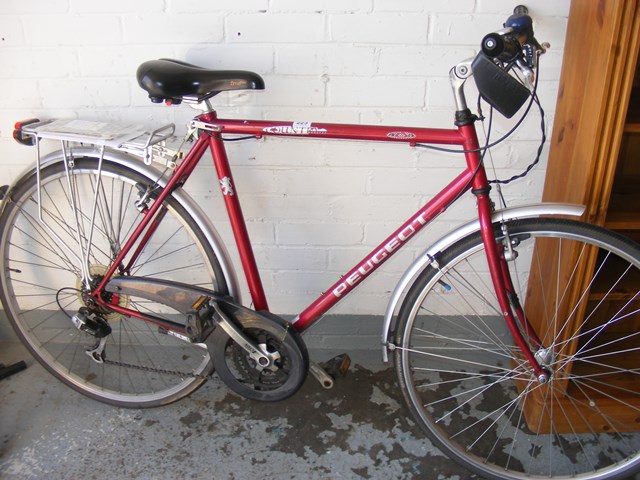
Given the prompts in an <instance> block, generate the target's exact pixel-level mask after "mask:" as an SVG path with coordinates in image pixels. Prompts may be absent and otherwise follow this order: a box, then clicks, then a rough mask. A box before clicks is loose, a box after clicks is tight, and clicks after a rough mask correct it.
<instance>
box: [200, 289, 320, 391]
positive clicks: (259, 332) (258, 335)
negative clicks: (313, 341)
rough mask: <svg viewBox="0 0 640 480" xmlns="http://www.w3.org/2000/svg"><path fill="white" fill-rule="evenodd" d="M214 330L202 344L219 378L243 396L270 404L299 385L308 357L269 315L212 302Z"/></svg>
mask: <svg viewBox="0 0 640 480" xmlns="http://www.w3.org/2000/svg"><path fill="white" fill-rule="evenodd" d="M211 305H212V306H213V308H214V311H215V314H214V317H213V318H214V321H215V323H216V324H217V325H216V328H215V330H214V331H213V333H211V335H209V337H208V338H207V339H206V340H205V343H206V345H207V348H208V349H209V354H210V356H211V361H212V362H213V366H214V368H215V370H216V372H217V373H218V376H219V377H220V379H221V380H222V381H223V382H224V383H225V384H226V385H227V386H228V387H229V388H230V389H231V390H233V391H234V392H236V393H238V394H240V395H242V396H243V397H246V398H249V399H252V400H259V401H263V402H275V401H278V400H284V399H285V398H288V397H290V396H291V395H293V394H294V393H295V392H297V391H298V389H299V388H300V387H301V386H302V383H303V382H304V380H305V378H306V377H307V373H308V370H309V355H308V352H307V348H306V346H305V344H304V342H303V341H302V339H301V338H300V335H299V334H298V332H297V331H295V330H294V329H292V328H289V327H290V324H289V323H288V322H286V321H285V320H283V319H281V318H280V317H278V316H276V315H273V314H271V313H268V312H256V311H254V310H251V309H248V308H245V307H242V306H240V305H237V304H234V303H232V302H228V301H215V300H212V301H211Z"/></svg>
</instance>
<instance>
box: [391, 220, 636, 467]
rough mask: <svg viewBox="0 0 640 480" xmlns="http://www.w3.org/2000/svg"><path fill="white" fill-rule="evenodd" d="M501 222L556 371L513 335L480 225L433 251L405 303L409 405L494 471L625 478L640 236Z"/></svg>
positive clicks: (402, 361)
mask: <svg viewBox="0 0 640 480" xmlns="http://www.w3.org/2000/svg"><path fill="white" fill-rule="evenodd" d="M495 232H496V237H497V242H499V245H501V246H503V247H504V251H505V252H509V253H511V251H510V250H512V251H513V254H511V255H510V257H515V259H512V260H511V261H509V262H507V265H508V266H509V271H510V275H511V278H512V280H513V283H514V285H515V290H516V293H517V294H518V297H519V299H520V300H519V301H520V302H523V303H524V312H526V315H527V318H528V320H529V323H530V324H531V325H532V326H533V328H534V330H535V332H536V333H537V336H538V337H539V339H540V340H541V342H542V345H539V344H536V341H535V340H534V339H532V338H529V337H526V336H525V340H526V341H527V342H528V343H529V345H530V348H531V351H532V352H533V353H534V354H535V357H536V359H537V360H538V362H539V363H540V364H541V366H542V367H543V368H544V369H545V370H546V371H547V372H548V373H549V374H550V380H549V382H548V383H547V384H541V383H539V382H538V380H537V378H536V376H535V374H534V373H533V371H532V369H531V367H530V365H529V363H528V362H527V361H526V360H525V359H524V358H523V356H522V353H521V351H520V350H519V349H518V347H517V346H516V345H515V343H514V340H513V338H512V335H511V334H510V332H509V330H508V328H507V327H506V324H505V321H504V319H503V316H502V313H501V310H500V307H499V306H498V303H497V300H496V298H495V293H494V292H493V287H492V284H491V280H490V278H489V272H488V266H487V260H486V256H485V250H484V246H483V243H482V240H481V238H480V235H479V234H472V235H470V236H468V237H466V238H464V239H462V240H460V241H459V242H457V243H456V244H454V245H452V246H451V247H449V248H448V249H446V250H445V251H444V252H442V253H441V254H439V255H438V256H436V259H435V260H436V262H434V263H433V264H432V265H431V266H430V267H429V268H428V269H426V270H425V271H423V272H422V273H421V275H420V276H419V277H418V279H417V280H416V281H415V283H414V284H413V286H412V287H411V289H410V291H409V292H408V294H407V297H406V299H405V301H404V303H403V305H402V308H401V310H400V312H399V317H398V327H397V330H396V332H397V334H396V350H395V360H396V367H397V373H398V378H399V381H400V385H401V387H402V390H403V393H404V395H405V398H406V400H407V402H408V404H409V407H410V409H411V410H412V413H413V415H414V416H415V418H416V420H417V421H418V423H419V424H420V426H421V427H422V428H423V430H424V431H425V432H426V433H427V434H428V436H429V437H430V438H431V439H432V440H433V441H434V442H435V444H436V445H437V446H438V447H439V448H440V449H441V450H442V451H443V452H445V453H447V454H448V455H449V456H451V457H452V458H454V459H455V460H457V461H458V462H460V463H462V464H463V465H465V466H466V467H467V468H469V469H470V470H472V471H474V472H476V473H478V474H480V475H482V476H483V477H485V478H493V479H521V478H540V479H542V478H546V479H548V478H580V479H596V478H597V479H612V478H629V477H630V476H631V475H632V474H633V473H634V472H637V471H638V470H640V369H639V368H638V365H640V328H639V327H640V313H639V312H640V296H639V295H640V292H639V288H640V247H638V246H637V245H636V244H634V243H633V242H631V241H629V240H627V239H625V238H624V237H621V236H619V235H617V234H614V233H612V232H608V231H606V230H604V229H601V228H598V227H594V226H591V225H587V224H584V223H580V222H576V221H569V220H560V219H557V220H556V219H530V220H520V221H510V222H507V223H506V228H503V226H502V225H496V228H495ZM505 232H506V235H505ZM507 243H508V244H510V246H511V249H509V248H507ZM585 278H586V280H585ZM517 305H518V303H516V301H514V307H515V306H517ZM523 331H524V329H523Z"/></svg>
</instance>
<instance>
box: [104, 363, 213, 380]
mask: <svg viewBox="0 0 640 480" xmlns="http://www.w3.org/2000/svg"><path fill="white" fill-rule="evenodd" d="M102 363H105V364H107V365H115V366H117V367H124V368H131V369H134V370H142V371H144V372H156V373H163V374H167V375H176V376H179V377H193V378H203V379H205V380H207V379H211V378H212V375H202V374H199V373H193V372H192V373H185V372H180V371H178V370H165V369H163V368H154V367H146V366H144V365H134V364H133V363H126V362H118V361H116V360H108V359H106V358H105V359H103V360H102Z"/></svg>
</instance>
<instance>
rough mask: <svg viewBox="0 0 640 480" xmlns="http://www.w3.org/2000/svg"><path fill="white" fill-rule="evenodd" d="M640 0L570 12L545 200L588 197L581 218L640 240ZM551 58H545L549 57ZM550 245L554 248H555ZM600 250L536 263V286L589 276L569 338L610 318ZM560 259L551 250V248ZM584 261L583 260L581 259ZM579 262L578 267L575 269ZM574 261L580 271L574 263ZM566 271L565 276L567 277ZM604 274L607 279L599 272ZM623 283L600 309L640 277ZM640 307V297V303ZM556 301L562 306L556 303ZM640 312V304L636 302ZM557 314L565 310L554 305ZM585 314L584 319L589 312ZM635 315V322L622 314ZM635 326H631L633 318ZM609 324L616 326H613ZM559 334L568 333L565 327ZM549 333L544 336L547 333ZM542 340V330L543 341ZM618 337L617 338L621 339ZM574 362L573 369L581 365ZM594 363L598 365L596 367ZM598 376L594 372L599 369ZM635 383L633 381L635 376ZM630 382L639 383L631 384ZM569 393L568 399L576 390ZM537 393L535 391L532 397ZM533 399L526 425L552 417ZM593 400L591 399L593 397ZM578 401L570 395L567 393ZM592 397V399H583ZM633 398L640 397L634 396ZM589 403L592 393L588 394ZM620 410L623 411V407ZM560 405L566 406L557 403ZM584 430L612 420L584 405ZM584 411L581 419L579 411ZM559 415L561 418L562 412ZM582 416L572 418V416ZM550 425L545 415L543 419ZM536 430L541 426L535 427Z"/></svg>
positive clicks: (638, 357)
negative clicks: (542, 280)
mask: <svg viewBox="0 0 640 480" xmlns="http://www.w3.org/2000/svg"><path fill="white" fill-rule="evenodd" d="M639 4H640V1H638V0H607V1H606V2H604V1H596V0H573V2H572V4H571V10H570V15H569V25H568V30H567V41H566V47H565V52H564V61H563V67H562V76H561V81H560V90H559V94H558V104H557V109H556V117H555V122H554V128H553V134H552V138H551V145H550V154H549V163H548V166H547V176H546V181H545V188H544V194H543V200H544V201H548V202H568V203H578V204H583V205H586V212H585V216H584V219H585V220H586V221H587V222H589V223H594V224H598V225H604V226H606V227H608V228H612V229H615V230H618V231H621V232H622V233H624V234H625V235H628V236H630V237H633V238H635V239H636V240H638V241H640V73H639V72H638V53H639V37H640V11H639V8H640V5H639ZM543 60H544V58H543ZM536 248H538V249H540V251H542V252H543V253H542V258H547V257H546V256H545V255H544V249H545V248H547V249H552V248H555V247H554V246H553V245H546V244H539V245H537V246H536ZM549 251H550V250H549ZM599 255H600V253H599V252H598V250H597V249H595V248H594V249H593V250H592V251H590V252H586V253H584V252H583V253H582V254H581V255H580V256H579V257H578V253H577V252H576V253H575V255H574V256H573V257H571V255H567V256H566V258H567V262H566V264H563V265H557V264H556V263H554V261H553V260H545V261H546V262H547V264H546V265H542V266H541V267H540V268H538V269H537V272H534V269H533V268H532V273H531V277H532V278H533V281H531V280H530V282H529V284H530V285H532V284H533V285H537V282H536V280H537V279H536V278H534V277H536V276H537V277H538V278H539V277H541V276H542V277H544V276H545V275H551V274H552V273H551V272H553V275H556V274H558V275H559V278H560V277H561V276H563V275H566V276H568V275H576V274H577V275H579V276H581V277H580V278H585V280H584V282H582V284H577V285H576V288H574V289H573V290H572V291H570V292H568V295H569V296H573V297H574V300H575V301H574V302H567V304H572V305H575V304H576V303H578V304H580V307H579V310H580V311H572V312H560V314H561V315H562V314H563V313H566V314H567V318H571V319H572V320H571V322H570V323H571V325H569V327H568V328H566V335H567V338H568V337H569V336H573V335H574V333H575V331H576V329H577V330H579V331H581V332H587V334H588V332H589V331H592V329H593V328H594V325H596V326H597V325H598V322H600V323H601V322H603V317H602V316H599V315H592V314H591V313H590V312H591V310H593V305H595V304H598V303H599V302H601V300H602V298H603V294H604V293H605V292H603V291H601V290H602V288H601V287H599V285H598V283H597V282H596V283H594V284H589V283H588V280H586V279H587V278H592V276H593V275H592V272H593V271H594V269H597V268H598V266H599V264H600V262H601V258H600V257H599ZM548 257H549V258H553V257H554V256H553V255H549V256H548ZM578 259H579V260H578ZM576 262H577V267H576ZM574 269H575V270H574ZM615 269H616V267H615V265H613V266H611V272H604V273H605V274H610V275H615V274H616V272H615ZM567 278H568V277H567ZM601 278H603V279H604V278H605V275H602V276H601ZM626 282H627V283H626V284H624V285H617V286H616V289H615V292H613V293H614V295H608V296H607V302H608V303H607V305H605V306H603V307H604V308H598V310H597V311H598V312H601V313H602V315H604V314H605V313H606V311H607V310H609V311H612V312H615V311H616V309H618V308H620V305H623V304H625V303H628V302H629V301H630V300H631V299H632V297H633V294H631V293H629V292H633V293H634V294H635V292H637V291H638V286H640V278H632V279H629V280H627V281H626ZM584 292H588V295H589V297H588V302H578V298H579V297H580V296H581V295H584ZM544 295H545V292H543V291H539V290H538V289H536V288H534V287H530V288H529V291H528V292H527V298H526V299H525V306H526V308H527V315H528V318H529V319H530V321H531V322H532V324H533V326H534V328H535V329H536V330H537V331H538V333H539V334H540V332H545V331H546V325H543V323H542V322H543V320H538V323H539V324H537V325H536V319H543V318H545V313H546V314H547V317H546V318H549V317H548V315H549V312H544V311H541V310H543V307H540V305H542V303H543V302H542V301H541V299H542V298H543V296H544ZM638 303H639V305H638V309H640V302H638ZM553 308H557V306H555V307H553ZM638 311H640V310H638ZM553 313H554V314H557V313H558V312H557V311H556V312H553ZM636 317H637V319H636V320H635V325H634V324H633V323H632V325H631V326H632V329H633V328H635V329H636V331H640V314H638V315H636ZM585 318H586V319H587V320H588V321H586V323H585V322H584V321H583V319H585ZM625 323H628V322H625ZM626 328H627V329H628V328H629V325H627V326H626ZM607 330H609V328H608V329H607ZM611 334H612V335H618V336H619V337H618V339H624V338H626V336H627V335H628V334H629V332H625V331H618V332H616V331H615V329H613V328H612V329H611ZM559 335H560V340H561V341H562V340H564V338H563V337H562V335H563V332H560V334H559ZM541 336H544V335H541ZM542 340H543V343H544V338H543V339H542ZM581 341H585V340H584V338H582V339H580V340H576V341H575V342H574V343H573V344H571V345H570V347H569V349H568V352H567V353H569V354H571V351H573V352H575V351H577V350H578V349H579V348H580V344H579V343H580V342H581ZM608 342H609V341H608V340H603V343H602V348H603V349H604V348H606V345H607V344H608ZM619 342H620V341H619V340H618V343H619ZM621 361H622V362H625V365H620V367H625V368H626V367H629V366H630V367H632V368H638V367H640V354H638V353H634V352H630V353H629V354H628V355H625V356H624V358H623V359H621ZM578 368H582V367H577V366H576V367H574V369H573V370H574V371H573V373H576V374H578V373H580V374H583V373H591V372H578V371H576V370H577V369H578ZM593 368H596V369H597V365H594V366H593ZM594 373H596V374H597V372H594ZM629 381H630V379H629V378H626V377H625V375H620V378H616V379H614V380H612V382H614V383H615V382H618V383H616V385H617V386H618V387H619V388H617V389H616V390H615V393H614V394H612V395H616V396H619V395H620V392H621V391H623V387H624V385H625V382H629ZM631 381H635V380H634V379H631ZM575 387H576V386H575V385H572V383H571V380H567V381H566V382H565V383H564V385H563V388H565V389H566V391H567V392H568V393H570V394H571V395H573V398H574V400H573V401H574V403H575V398H576V396H578V397H579V396H580V392H579V391H577V389H576V388H575ZM633 390H636V388H634V389H633ZM536 395H538V396H540V395H544V389H539V391H538V392H537V394H536ZM571 395H568V396H567V397H569V396H571ZM534 397H535V395H534ZM556 397H557V398H558V400H557V403H558V408H560V409H562V408H563V405H562V403H563V402H564V401H565V400H566V398H563V397H562V395H557V391H556ZM535 400H536V399H535V398H533V401H531V402H527V403H528V405H527V406H526V408H525V413H526V417H527V421H528V424H529V425H530V426H532V425H540V424H541V422H540V420H541V419H543V417H544V415H545V410H544V408H542V406H541V405H542V402H536V401H535ZM590 400H591V399H589V401H590ZM567 401H572V400H567ZM585 401H586V399H585ZM630 402H633V403H634V404H638V405H637V406H638V408H639V409H640V402H639V401H638V400H637V396H635V397H634V398H633V399H630ZM587 403H588V401H587ZM597 403H598V405H599V408H601V409H602V410H603V411H606V412H607V414H608V415H612V416H615V415H616V414H617V412H616V405H619V403H617V402H611V401H609V399H607V398H606V395H603V397H602V398H600V399H598V400H597ZM618 410H619V409H618ZM559 411H562V410H559ZM582 413H584V418H582V420H583V421H584V422H585V426H584V431H589V429H590V428H594V429H602V430H607V428H608V426H607V425H598V424H597V422H598V420H597V419H593V418H590V417H588V416H589V409H585V411H584V412H582ZM582 413H578V414H577V415H576V416H577V417H582V416H583V415H582ZM558 417H561V416H558ZM637 417H638V415H637V414H636V413H634V414H633V416H632V417H630V418H622V417H620V418H618V420H620V421H621V422H624V425H627V426H628V428H629V429H630V430H640V423H638V422H639V419H638V418H637ZM575 420H576V419H575V418H574V419H572V421H575ZM559 422H560V423H557V424H555V428H556V429H557V430H558V431H563V430H564V428H565V426H564V425H562V424H561V420H560V421H559ZM542 423H544V422H542ZM532 429H535V428H532Z"/></svg>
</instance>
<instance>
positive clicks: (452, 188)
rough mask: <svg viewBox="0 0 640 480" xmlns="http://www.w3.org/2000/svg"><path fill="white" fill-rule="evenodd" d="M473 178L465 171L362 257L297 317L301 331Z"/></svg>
mask: <svg viewBox="0 0 640 480" xmlns="http://www.w3.org/2000/svg"><path fill="white" fill-rule="evenodd" d="M472 178H473V172H472V171H471V170H470V169H467V170H465V171H464V172H463V173H461V174H460V175H459V176H458V177H457V178H456V179H454V180H453V181H452V182H451V183H450V184H449V185H447V186H446V187H445V188H444V189H442V191H441V192H440V193H439V194H438V195H436V196H435V197H434V198H433V199H431V200H430V201H429V202H428V203H427V204H425V205H424V206H423V207H422V208H421V209H420V210H418V212H416V213H415V214H414V215H413V216H412V217H411V218H410V219H409V220H407V221H406V222H405V223H404V224H403V225H402V226H401V227H400V228H398V229H397V230H396V231H395V232H393V233H392V234H391V235H390V236H389V237H388V238H387V239H386V240H385V241H383V242H382V243H381V244H380V245H378V246H377V247H376V248H375V249H373V250H372V251H371V253H370V254H369V255H368V256H367V257H365V258H364V259H362V261H360V263H358V265H356V266H355V267H353V268H352V269H351V270H349V272H347V273H346V274H345V275H344V276H343V277H342V278H341V279H340V280H338V281H337V282H336V283H334V284H333V285H332V286H331V287H329V289H328V290H327V291H326V292H325V293H323V294H322V296H320V297H319V298H318V299H317V300H315V301H314V302H313V303H312V304H311V305H309V306H308V307H307V308H306V309H305V310H304V311H302V312H301V313H300V315H298V317H297V318H296V319H295V320H294V324H293V325H294V327H295V329H296V330H297V331H299V332H303V331H304V330H306V329H307V328H309V327H310V326H311V325H313V323H314V322H315V321H316V320H318V319H319V318H320V317H321V316H322V315H324V314H325V313H326V312H327V311H328V310H329V309H330V308H331V307H333V306H334V305H335V304H336V303H338V302H339V301H340V300H342V299H343V298H344V297H345V296H347V295H348V294H349V293H350V292H351V291H352V290H353V289H354V288H355V287H356V286H358V285H359V284H360V282H362V280H364V279H365V278H367V277H368V276H369V275H370V274H371V273H373V272H375V271H376V270H377V269H378V267H380V266H381V265H382V264H383V263H385V262H386V261H387V260H389V258H391V257H392V256H393V255H394V254H395V253H396V252H397V251H398V250H400V248H401V247H402V246H403V245H404V244H405V243H406V242H407V241H408V240H409V239H410V238H411V237H413V235H414V234H416V233H417V232H419V231H420V230H422V228H423V227H424V226H425V225H427V224H428V223H429V222H431V220H433V219H434V218H435V217H436V216H437V215H439V214H440V213H441V212H443V211H444V210H445V209H446V208H447V206H448V205H449V204H450V203H451V202H452V201H454V200H455V199H456V198H457V197H458V195H460V194H462V193H463V192H464V191H466V190H468V189H469V188H470V185H471V180H472Z"/></svg>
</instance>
